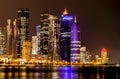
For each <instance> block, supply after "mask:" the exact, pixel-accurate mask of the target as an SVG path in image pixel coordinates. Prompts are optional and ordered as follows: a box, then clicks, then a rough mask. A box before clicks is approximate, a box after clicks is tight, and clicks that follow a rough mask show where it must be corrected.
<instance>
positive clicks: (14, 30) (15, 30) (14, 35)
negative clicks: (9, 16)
mask: <svg viewBox="0 0 120 79" xmlns="http://www.w3.org/2000/svg"><path fill="white" fill-rule="evenodd" d="M17 35H18V27H17V20H16V19H14V21H13V24H12V56H13V58H17V48H16V46H17V45H16V44H17Z"/></svg>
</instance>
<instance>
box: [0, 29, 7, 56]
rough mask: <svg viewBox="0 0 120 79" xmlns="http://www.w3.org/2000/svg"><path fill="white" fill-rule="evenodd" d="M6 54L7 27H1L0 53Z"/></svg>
mask: <svg viewBox="0 0 120 79" xmlns="http://www.w3.org/2000/svg"><path fill="white" fill-rule="evenodd" d="M1 54H6V27H0V55H1Z"/></svg>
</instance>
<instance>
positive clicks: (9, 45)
mask: <svg viewBox="0 0 120 79" xmlns="http://www.w3.org/2000/svg"><path fill="white" fill-rule="evenodd" d="M6 28H7V29H6V30H7V42H6V44H7V54H8V55H12V22H11V20H10V19H8V20H7V26H6Z"/></svg>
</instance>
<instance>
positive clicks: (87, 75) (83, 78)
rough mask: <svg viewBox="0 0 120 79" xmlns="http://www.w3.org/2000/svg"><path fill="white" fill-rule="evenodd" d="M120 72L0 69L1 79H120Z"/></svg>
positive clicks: (40, 68) (75, 68) (50, 68)
mask: <svg viewBox="0 0 120 79" xmlns="http://www.w3.org/2000/svg"><path fill="white" fill-rule="evenodd" d="M119 74H120V72H116V71H115V72H114V71H111V72H103V71H101V72H98V71H97V72H92V71H87V72H84V71H80V70H79V68H78V67H70V66H62V67H29V68H28V67H7V68H6V67H5V68H4V67H0V79H78V78H79V79H120V75H119Z"/></svg>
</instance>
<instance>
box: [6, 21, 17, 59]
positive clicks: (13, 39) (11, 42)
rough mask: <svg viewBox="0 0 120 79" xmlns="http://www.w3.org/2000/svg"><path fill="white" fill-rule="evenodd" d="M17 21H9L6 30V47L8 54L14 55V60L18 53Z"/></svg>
mask: <svg viewBox="0 0 120 79" xmlns="http://www.w3.org/2000/svg"><path fill="white" fill-rule="evenodd" d="M16 22H17V21H16V19H15V20H14V21H12V20H10V19H8V20H7V26H6V30H7V31H4V33H5V32H6V36H7V38H6V39H7V40H6V47H7V52H6V53H7V54H8V55H12V57H13V58H16V55H17V51H16V43H17V30H18V28H17V23H16Z"/></svg>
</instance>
